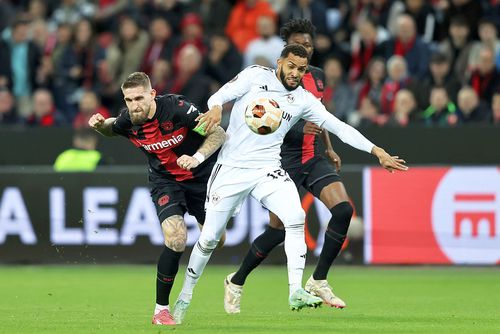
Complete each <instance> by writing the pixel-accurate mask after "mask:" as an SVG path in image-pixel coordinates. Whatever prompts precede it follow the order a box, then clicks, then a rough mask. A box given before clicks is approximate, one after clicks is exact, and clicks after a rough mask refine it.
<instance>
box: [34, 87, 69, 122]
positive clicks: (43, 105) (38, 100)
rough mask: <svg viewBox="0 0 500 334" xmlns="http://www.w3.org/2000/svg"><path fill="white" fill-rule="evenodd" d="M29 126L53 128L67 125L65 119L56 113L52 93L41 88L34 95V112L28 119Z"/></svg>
mask: <svg viewBox="0 0 500 334" xmlns="http://www.w3.org/2000/svg"><path fill="white" fill-rule="evenodd" d="M26 124H27V125H29V126H39V127H52V126H59V125H64V124H65V119H64V118H63V117H62V116H61V115H60V114H59V113H58V112H57V111H56V107H55V105H54V102H53V98H52V93H51V92H50V91H49V90H47V89H44V88H39V89H37V90H36V91H35V92H34V93H33V112H32V113H31V115H29V116H28V118H27V119H26Z"/></svg>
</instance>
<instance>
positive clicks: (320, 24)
mask: <svg viewBox="0 0 500 334" xmlns="http://www.w3.org/2000/svg"><path fill="white" fill-rule="evenodd" d="M327 9H328V8H327V6H326V4H325V2H324V1H323V0H292V1H290V3H289V5H288V6H286V8H284V9H283V12H282V13H281V19H282V21H283V22H287V21H290V20H292V19H307V20H309V21H311V22H312V24H313V25H314V26H315V27H316V37H315V38H318V37H319V38H321V36H322V35H323V36H327V35H329V33H330V31H329V29H328V25H327V19H326V12H327Z"/></svg>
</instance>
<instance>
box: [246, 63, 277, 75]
mask: <svg viewBox="0 0 500 334" xmlns="http://www.w3.org/2000/svg"><path fill="white" fill-rule="evenodd" d="M242 72H244V73H245V74H247V75H252V76H255V75H269V74H271V75H272V74H273V73H274V70H273V69H272V68H270V67H266V66H262V65H250V66H248V67H246V68H245V69H244V70H243V71H242Z"/></svg>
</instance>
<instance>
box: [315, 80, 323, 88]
mask: <svg viewBox="0 0 500 334" xmlns="http://www.w3.org/2000/svg"><path fill="white" fill-rule="evenodd" d="M316 86H318V89H320V90H323V88H324V86H323V81H322V80H316Z"/></svg>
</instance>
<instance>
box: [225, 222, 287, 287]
mask: <svg viewBox="0 0 500 334" xmlns="http://www.w3.org/2000/svg"><path fill="white" fill-rule="evenodd" d="M284 240H285V230H278V229H275V228H272V227H271V226H268V227H267V228H266V230H265V231H264V233H262V234H261V235H259V236H258V237H257V239H255V240H254V242H253V243H252V247H250V249H249V250H248V253H247V255H246V256H245V259H244V260H243V263H242V264H241V266H240V268H239V269H238V271H237V272H236V274H234V276H233V278H232V279H231V282H233V283H234V284H238V285H243V284H245V280H246V278H247V276H248V275H250V273H251V272H252V270H254V269H255V268H256V267H257V266H258V265H259V264H260V263H261V262H262V261H264V259H265V258H266V257H267V254H269V252H271V251H272V250H273V248H274V247H276V246H278V245H279V244H280V243H282V242H283V241H284Z"/></svg>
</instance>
